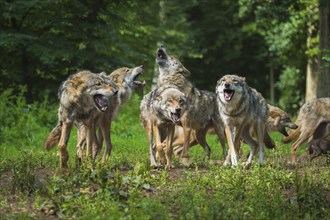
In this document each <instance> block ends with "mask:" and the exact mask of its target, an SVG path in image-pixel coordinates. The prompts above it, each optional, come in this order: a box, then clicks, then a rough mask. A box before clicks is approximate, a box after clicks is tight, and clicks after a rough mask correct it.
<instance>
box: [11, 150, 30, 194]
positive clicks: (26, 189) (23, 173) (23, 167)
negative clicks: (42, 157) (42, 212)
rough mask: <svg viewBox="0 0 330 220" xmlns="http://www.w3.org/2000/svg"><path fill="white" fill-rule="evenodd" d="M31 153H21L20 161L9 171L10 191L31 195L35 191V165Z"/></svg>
mask: <svg viewBox="0 0 330 220" xmlns="http://www.w3.org/2000/svg"><path fill="white" fill-rule="evenodd" d="M33 161H34V158H33V156H32V154H31V153H28V152H23V153H22V159H21V160H20V161H18V162H17V163H15V164H14V166H13V168H12V169H11V173H12V174H13V176H12V177H11V181H10V182H11V183H10V186H11V190H12V191H13V192H22V193H28V194H31V193H33V192H34V191H35V190H36V177H35V175H34V171H35V164H33Z"/></svg>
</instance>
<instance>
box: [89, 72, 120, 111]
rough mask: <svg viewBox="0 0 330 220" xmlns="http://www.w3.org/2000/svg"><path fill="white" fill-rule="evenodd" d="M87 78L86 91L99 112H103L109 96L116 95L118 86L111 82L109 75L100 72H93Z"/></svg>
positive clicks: (107, 104) (107, 105) (106, 107)
mask: <svg viewBox="0 0 330 220" xmlns="http://www.w3.org/2000/svg"><path fill="white" fill-rule="evenodd" d="M93 75H96V76H92V77H90V79H89V84H90V85H89V87H88V88H87V90H86V92H87V93H88V94H89V95H90V96H91V97H92V98H93V101H94V106H95V107H96V109H97V110H98V111H100V112H105V111H106V110H107V109H108V107H109V105H110V103H109V98H110V97H112V96H116V95H117V93H118V87H117V86H116V85H115V84H114V83H113V81H112V80H110V79H109V77H106V76H103V75H101V74H93Z"/></svg>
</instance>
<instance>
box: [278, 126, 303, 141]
mask: <svg viewBox="0 0 330 220" xmlns="http://www.w3.org/2000/svg"><path fill="white" fill-rule="evenodd" d="M299 134H300V128H299V127H298V128H297V129H295V130H290V131H289V136H287V137H283V138H282V142H283V143H284V144H287V143H290V142H291V141H293V140H294V139H295V138H296V137H298V135H299Z"/></svg>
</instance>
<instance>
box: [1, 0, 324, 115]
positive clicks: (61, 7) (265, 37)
mask: <svg viewBox="0 0 330 220" xmlns="http://www.w3.org/2000/svg"><path fill="white" fill-rule="evenodd" d="M329 1H330V0H319V1H318V0H268V1H263V0H234V1H232V0H222V1H213V0H209V1H205V0H203V1H198V0H184V1H168V0H143V1H142V0H137V1H129V0H124V1H120V0H114V1H107V0H25V1H21V0H0V12H1V14H0V51H1V53H0V77H1V82H0V90H1V91H4V90H5V89H6V88H8V87H14V88H19V87H20V86H21V85H25V86H26V87H27V93H26V98H27V100H28V102H32V101H40V100H41V99H42V98H43V97H44V94H50V97H53V99H54V100H55V97H56V95H55V94H56V93H57V89H58V87H59V85H60V82H61V81H63V80H65V79H66V78H67V77H68V75H70V74H72V73H74V72H76V71H78V70H82V69H88V70H91V71H93V72H101V71H106V72H108V73H110V72H112V71H113V70H114V69H116V68H118V67H121V66H128V67H132V66H135V65H141V64H144V65H145V69H146V71H145V74H144V77H145V79H146V81H147V83H148V85H149V87H147V88H146V89H145V91H144V92H147V91H149V90H150V87H151V84H152V79H153V78H154V76H155V75H157V74H156V73H157V68H155V56H156V49H157V47H158V46H159V45H160V44H162V45H164V46H165V47H166V48H167V49H168V51H169V53H170V54H173V55H175V56H177V57H178V58H179V59H180V60H181V61H182V62H183V64H184V65H185V66H186V67H187V68H188V69H189V70H191V72H192V77H191V80H192V82H193V83H194V84H195V85H196V86H197V87H198V88H201V89H208V90H211V91H214V88H215V85H216V81H217V80H218V79H219V78H220V77H221V76H222V75H224V74H238V75H242V76H245V77H246V78H247V82H248V83H249V85H250V86H252V87H255V88H256V89H257V90H259V91H260V92H261V93H262V94H263V95H264V96H265V98H266V99H268V100H269V102H271V103H273V104H276V105H279V106H280V107H282V108H284V109H286V110H287V111H296V110H297V108H298V107H299V105H300V104H301V103H302V102H303V101H304V100H305V97H306V98H307V99H309V98H312V97H316V96H318V97H321V96H330V94H329V93H330V89H329V87H330V86H329V83H330V82H329V77H330V76H329V75H330V74H329V60H330V59H329V57H330V56H329ZM320 18H321V19H320Z"/></svg>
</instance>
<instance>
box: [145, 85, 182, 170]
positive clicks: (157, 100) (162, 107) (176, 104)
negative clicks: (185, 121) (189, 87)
mask: <svg viewBox="0 0 330 220" xmlns="http://www.w3.org/2000/svg"><path fill="white" fill-rule="evenodd" d="M186 103H187V98H186V96H185V94H184V93H183V92H181V91H180V90H179V89H178V88H177V87H176V86H174V85H164V86H161V87H159V88H157V89H155V90H153V91H151V92H149V93H148V94H146V95H145V96H144V97H143V99H142V101H141V105H140V110H141V114H140V120H141V124H142V125H143V127H144V129H145V131H146V133H147V138H148V142H149V151H150V163H151V166H153V167H157V166H158V164H157V162H156V157H155V153H154V150H153V137H155V141H156V150H157V153H158V156H159V158H160V162H161V164H162V165H164V164H165V163H166V166H167V167H168V168H169V169H170V168H171V167H172V162H171V157H172V150H173V149H172V140H173V134H174V127H175V126H176V125H179V124H180V123H181V117H182V115H183V114H184V113H185V111H186V107H187V106H186ZM162 137H163V138H165V139H166V141H167V142H166V150H165V158H164V152H163V145H162V143H161V141H162Z"/></svg>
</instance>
